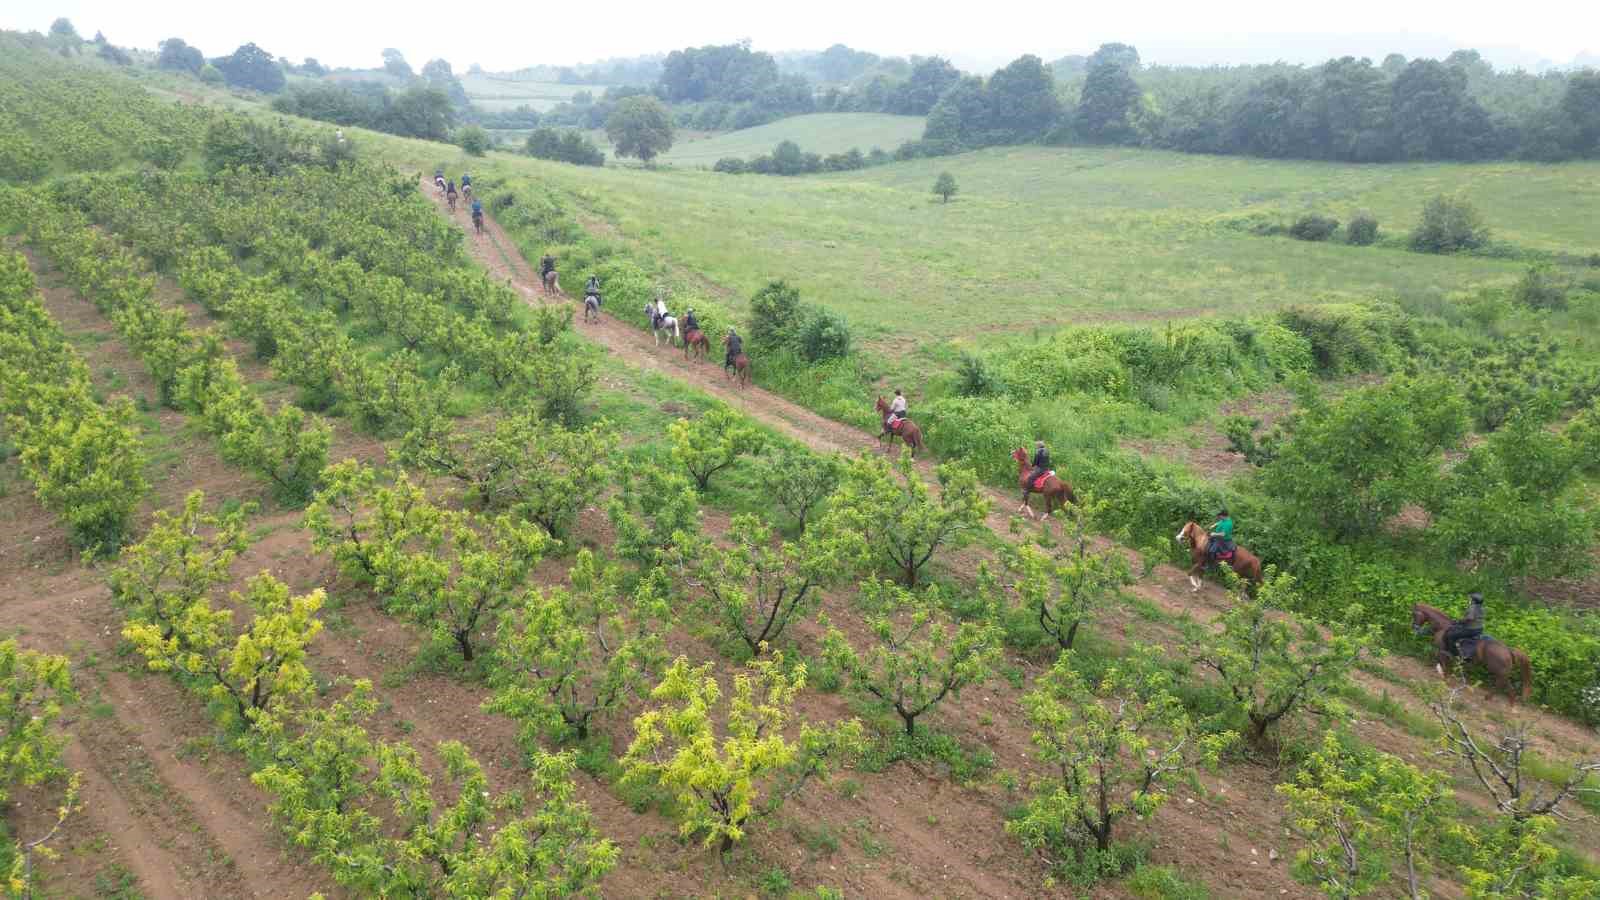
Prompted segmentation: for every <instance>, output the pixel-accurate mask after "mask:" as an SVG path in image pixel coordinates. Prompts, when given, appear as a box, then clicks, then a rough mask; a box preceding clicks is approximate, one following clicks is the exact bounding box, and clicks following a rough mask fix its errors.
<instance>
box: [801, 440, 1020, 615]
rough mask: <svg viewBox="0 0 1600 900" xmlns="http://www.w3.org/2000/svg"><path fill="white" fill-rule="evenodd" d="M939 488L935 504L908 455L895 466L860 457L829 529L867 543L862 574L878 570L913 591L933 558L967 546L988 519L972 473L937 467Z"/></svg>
mask: <svg viewBox="0 0 1600 900" xmlns="http://www.w3.org/2000/svg"><path fill="white" fill-rule="evenodd" d="M939 488H940V490H939V493H938V496H937V498H935V496H934V492H933V491H932V490H931V489H930V488H929V487H928V483H927V482H926V481H924V480H923V479H922V475H921V474H920V473H919V472H918V471H917V469H916V466H915V465H914V464H913V463H912V462H911V453H910V452H909V451H905V452H902V453H901V454H900V460H899V462H897V463H894V464H891V463H889V462H888V461H886V460H885V459H884V458H883V457H882V456H880V455H878V454H875V453H874V454H862V455H861V456H859V457H857V458H855V459H854V460H851V461H850V464H849V465H848V466H847V467H846V468H845V471H844V477H843V478H842V479H841V480H840V483H839V490H838V491H837V492H836V493H835V494H834V498H833V500H832V505H833V508H832V509H831V510H829V512H828V517H827V523H828V528H829V530H830V531H839V532H853V533H855V534H857V535H860V536H861V537H862V538H864V539H865V540H864V541H863V542H862V546H863V547H865V548H866V549H867V550H868V551H869V552H867V553H864V554H862V558H861V560H860V562H861V563H863V564H864V565H863V567H864V568H866V567H870V566H872V565H874V564H877V565H881V566H882V567H883V568H884V569H885V570H887V571H890V572H894V573H895V574H897V575H899V576H901V577H903V578H904V579H905V582H906V584H907V586H915V584H916V581H917V574H918V573H919V572H920V571H922V567H923V566H925V565H927V563H928V561H929V560H930V559H932V558H933V555H934V554H935V553H936V552H938V551H939V550H940V549H941V548H944V549H950V550H954V549H958V548H960V547H962V546H965V545H966V544H967V543H969V542H971V541H972V540H973V538H974V537H975V535H976V533H977V532H978V531H980V530H981V529H982V528H983V522H984V518H985V517H986V516H987V515H988V514H989V498H988V497H987V496H986V495H985V494H984V493H983V491H982V490H980V489H979V488H978V478H977V476H976V475H975V474H973V472H972V470H971V469H964V468H960V467H958V466H956V465H955V464H953V463H945V464H944V465H942V466H940V467H939Z"/></svg>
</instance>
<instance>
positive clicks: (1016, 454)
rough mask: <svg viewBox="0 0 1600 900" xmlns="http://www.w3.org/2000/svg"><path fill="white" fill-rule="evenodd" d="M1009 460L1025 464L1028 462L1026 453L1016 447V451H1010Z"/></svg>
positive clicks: (1024, 450)
mask: <svg viewBox="0 0 1600 900" xmlns="http://www.w3.org/2000/svg"><path fill="white" fill-rule="evenodd" d="M1011 458H1012V459H1014V460H1016V461H1017V462H1019V463H1020V462H1027V461H1028V451H1027V450H1026V449H1025V448H1022V447H1018V448H1017V449H1015V450H1013V451H1011Z"/></svg>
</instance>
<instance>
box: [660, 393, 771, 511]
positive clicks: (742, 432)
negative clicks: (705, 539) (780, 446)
mask: <svg viewBox="0 0 1600 900" xmlns="http://www.w3.org/2000/svg"><path fill="white" fill-rule="evenodd" d="M667 433H668V434H669V435H670V436H671V438H672V461H673V462H675V463H677V464H678V465H680V466H682V467H683V468H684V469H685V470H687V471H688V473H689V475H690V476H692V477H693V478H694V482H695V485H696V486H698V487H699V488H700V490H702V491H704V490H706V489H707V488H708V487H710V484H711V476H712V475H715V474H716V473H718V472H720V471H722V470H723V469H726V468H727V467H729V466H731V465H733V463H734V462H735V461H736V460H737V459H738V458H739V457H741V456H744V455H746V454H750V453H760V452H761V445H762V443H763V441H762V437H761V432H760V431H757V430H756V427H755V426H754V425H752V424H751V423H750V420H749V419H747V418H745V417H744V416H742V415H740V414H739V413H736V412H734V411H733V410H732V409H729V408H728V407H727V406H726V405H725V404H721V403H719V404H717V405H715V406H713V407H711V408H710V409H708V410H706V411H705V412H704V413H702V414H701V415H699V416H697V417H695V418H693V419H679V420H677V421H676V422H673V423H672V424H671V425H669V426H667Z"/></svg>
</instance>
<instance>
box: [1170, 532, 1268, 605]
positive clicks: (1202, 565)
mask: <svg viewBox="0 0 1600 900" xmlns="http://www.w3.org/2000/svg"><path fill="white" fill-rule="evenodd" d="M1178 543H1180V544H1187V545H1188V547H1189V562H1190V563H1191V565H1190V566H1189V586H1190V588H1191V589H1192V590H1196V591H1198V590H1200V573H1202V572H1204V571H1205V570H1206V566H1207V565H1209V564H1210V563H1211V559H1210V555H1211V554H1210V552H1209V548H1210V544H1211V535H1210V534H1209V533H1208V532H1207V531H1206V530H1205V529H1204V528H1201V527H1200V525H1199V523H1196V522H1189V523H1188V524H1186V525H1184V526H1183V530H1182V531H1180V532H1178ZM1228 563H1229V565H1231V566H1232V567H1233V573H1234V574H1235V575H1238V576H1239V577H1240V578H1243V579H1244V580H1246V581H1248V582H1250V583H1251V584H1253V585H1255V586H1257V587H1260V586H1261V560H1260V559H1257V558H1256V555H1255V554H1254V553H1251V552H1250V551H1249V550H1246V549H1245V548H1243V547H1241V546H1239V545H1238V544H1234V545H1233V559H1231V560H1229V561H1228Z"/></svg>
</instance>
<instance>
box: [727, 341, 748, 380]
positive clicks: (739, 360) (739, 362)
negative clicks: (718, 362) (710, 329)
mask: <svg viewBox="0 0 1600 900" xmlns="http://www.w3.org/2000/svg"><path fill="white" fill-rule="evenodd" d="M728 340H729V337H728V335H723V336H722V349H724V350H726V349H728ZM733 381H734V383H735V384H737V385H738V386H739V387H741V388H744V387H749V386H750V357H748V356H746V355H744V354H743V353H740V354H739V355H738V356H735V357H734V358H733Z"/></svg>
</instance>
